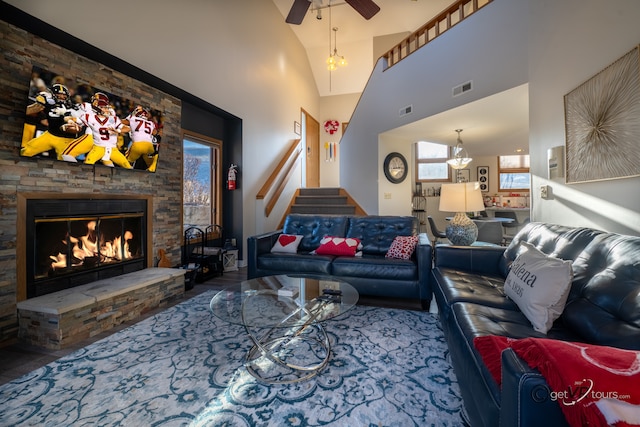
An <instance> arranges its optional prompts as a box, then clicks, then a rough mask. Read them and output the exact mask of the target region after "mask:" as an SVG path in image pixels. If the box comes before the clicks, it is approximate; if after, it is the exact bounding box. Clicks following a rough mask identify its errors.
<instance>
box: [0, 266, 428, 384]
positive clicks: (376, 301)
mask: <svg viewBox="0 0 640 427" xmlns="http://www.w3.org/2000/svg"><path fill="white" fill-rule="evenodd" d="M246 278H247V269H246V268H240V269H239V270H238V271H228V272H225V273H224V274H223V275H222V276H220V277H215V278H212V279H210V280H208V281H206V282H203V283H197V284H196V285H195V286H194V287H193V288H192V289H190V290H188V291H186V292H185V295H184V298H182V299H179V300H177V301H175V302H174V304H172V305H175V304H179V303H181V302H183V301H185V300H187V299H190V298H193V297H194V296H196V295H199V294H201V293H203V292H205V291H207V290H210V289H213V290H220V289H223V288H225V287H227V286H230V285H232V284H235V283H238V282H241V281H243V280H246ZM358 304H361V305H373V306H380V307H389V308H401V309H409V310H420V303H419V301H407V300H397V301H396V300H393V299H389V298H374V297H364V296H361V297H360V300H359V301H358ZM166 308H167V307H162V308H158V309H156V310H152V311H150V312H148V313H146V314H145V315H144V316H142V317H140V318H138V319H136V321H131V322H125V323H123V324H121V325H119V326H117V327H115V328H113V329H111V330H109V331H106V332H103V333H101V334H98V335H96V336H94V337H92V338H89V339H87V340H84V341H82V342H80V343H78V344H76V345H74V346H71V347H69V348H66V349H64V350H48V349H43V348H39V347H35V346H31V345H27V344H24V343H20V342H15V343H9V344H8V345H6V346H4V347H0V385H1V384H4V383H7V382H9V381H12V380H14V379H16V378H19V377H21V376H23V375H25V374H27V373H29V372H31V371H33V370H35V369H37V368H40V367H42V366H44V365H47V364H49V363H51V362H53V361H55V360H57V359H59V358H61V357H63V356H66V355H67V354H70V353H73V352H74V351H76V350H78V349H80V348H82V347H85V346H87V345H89V344H91V343H93V342H95V341H98V340H100V339H102V338H105V337H107V336H109V335H111V334H113V333H114V332H117V331H120V330H122V329H125V328H127V327H129V326H131V325H132V324H134V323H136V322H138V321H140V320H142V319H145V318H147V317H149V316H153V315H154V314H156V313H158V312H160V311H162V310H165V309H166Z"/></svg>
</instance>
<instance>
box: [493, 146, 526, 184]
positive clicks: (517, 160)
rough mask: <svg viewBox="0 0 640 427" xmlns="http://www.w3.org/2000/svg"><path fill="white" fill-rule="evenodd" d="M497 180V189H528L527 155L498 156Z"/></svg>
mask: <svg viewBox="0 0 640 427" xmlns="http://www.w3.org/2000/svg"><path fill="white" fill-rule="evenodd" d="M498 181H499V182H498V191H513V190H524V191H529V189H530V188H531V175H530V174H529V155H528V154H526V155H513V156H498Z"/></svg>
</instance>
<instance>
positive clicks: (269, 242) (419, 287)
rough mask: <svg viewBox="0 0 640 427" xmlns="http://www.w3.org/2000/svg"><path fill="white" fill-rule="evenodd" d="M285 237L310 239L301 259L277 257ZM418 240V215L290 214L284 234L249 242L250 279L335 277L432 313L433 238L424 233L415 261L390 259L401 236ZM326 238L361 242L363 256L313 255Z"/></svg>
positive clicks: (302, 247)
mask: <svg viewBox="0 0 640 427" xmlns="http://www.w3.org/2000/svg"><path fill="white" fill-rule="evenodd" d="M282 233H285V234H296V235H302V236H304V237H303V238H302V240H301V241H300V246H299V247H298V252H297V253H296V254H286V253H271V248H272V247H273V245H274V244H275V242H276V240H277V239H278V236H279V235H280V234H282ZM412 235H418V220H417V218H415V217H412V216H339V215H305V214H290V215H288V216H287V218H286V219H285V222H284V226H283V229H282V230H278V231H273V232H269V233H265V234H261V235H258V236H251V237H249V238H248V239H247V252H248V260H247V264H248V272H247V276H248V278H249V279H252V278H255V277H262V276H267V275H273V274H309V275H323V276H333V277H335V278H338V279H342V280H344V281H345V282H348V283H350V284H351V285H353V286H354V287H355V288H356V289H357V290H358V292H359V293H360V294H361V295H372V296H382V297H392V298H407V299H419V300H420V301H421V303H422V306H423V308H425V309H428V308H429V304H430V302H431V295H432V294H431V283H430V281H431V266H432V247H431V242H430V241H429V238H428V236H427V235H426V234H425V233H421V234H419V241H418V245H417V247H416V250H415V252H414V254H413V256H412V257H411V259H410V260H401V259H390V258H385V254H386V253H387V250H388V249H389V247H390V246H391V243H392V242H393V239H394V238H395V237H396V236H412ZM325 236H338V237H355V238H358V239H360V241H361V242H362V245H363V247H362V253H363V255H362V257H346V256H332V255H316V254H311V253H310V252H312V251H313V250H315V249H317V248H318V246H319V245H320V240H321V239H322V238H323V237H325Z"/></svg>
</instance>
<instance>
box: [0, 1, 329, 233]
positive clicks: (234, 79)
mask: <svg viewBox="0 0 640 427" xmlns="http://www.w3.org/2000/svg"><path fill="white" fill-rule="evenodd" d="M7 3H10V4H12V5H14V6H15V7H17V8H19V9H21V10H23V11H25V12H27V13H29V14H31V15H34V16H36V17H38V18H40V19H42V20H43V21H45V22H47V23H49V24H51V25H53V26H55V27H57V28H59V29H61V30H63V31H65V32H67V33H69V34H71V35H73V36H75V37H78V38H80V39H82V40H84V41H86V42H88V43H90V44H92V45H94V46H96V47H98V48H100V49H102V50H104V51H106V52H108V53H110V54H112V55H115V56H117V57H119V58H121V59H123V60H124V61H127V62H129V63H131V64H133V65H135V66H137V67H139V68H141V69H143V70H144V71H147V72H149V73H151V74H153V75H155V76H157V77H159V78H161V79H163V80H165V81H167V82H169V83H171V84H173V85H175V86H177V87H179V88H181V89H184V90H185V91H187V92H189V93H192V94H194V95H195V96H198V97H200V98H202V99H204V100H205V101H208V102H209V103H211V104H213V105H215V106H217V107H219V108H221V109H223V110H226V111H228V112H229V113H232V114H234V115H236V116H238V117H240V118H241V119H242V120H243V129H242V131H243V159H242V168H243V170H242V190H241V191H242V192H243V199H244V209H243V212H244V218H243V228H244V238H246V237H247V236H250V235H252V234H254V231H255V219H254V217H255V195H256V193H257V191H258V190H259V189H260V187H261V186H262V184H263V183H264V181H265V180H266V178H267V177H268V176H269V174H270V173H271V168H273V167H275V165H276V164H277V162H278V160H279V159H280V157H281V156H282V155H283V153H284V152H285V151H286V149H287V148H288V147H289V145H290V144H291V142H292V140H293V139H295V138H296V135H295V134H294V129H293V123H294V121H299V120H300V108H304V109H305V110H306V111H308V112H309V113H310V114H311V115H313V116H315V117H317V116H318V115H319V108H320V104H319V95H318V91H317V89H316V87H315V83H314V80H313V75H312V73H311V69H310V66H309V61H308V59H307V55H306V52H305V50H304V49H303V47H302V45H301V44H300V43H299V41H298V40H297V38H296V37H295V35H294V34H293V31H292V30H291V28H290V27H289V25H288V24H286V23H285V22H284V18H283V17H282V15H281V14H280V12H279V11H278V9H277V8H276V6H275V5H274V3H273V2H271V1H265V0H242V1H229V0H190V1H188V2H178V1H173V0H136V1H128V0H110V1H109V2H104V1H97V0H84V1H75V0H56V1H53V2H52V1H46V0H9V1H8V2H7ZM172 143H180V142H179V141H172ZM298 179H299V178H298ZM280 216H281V215H277V214H274V215H273V216H272V217H271V218H269V219H268V224H267V226H266V227H267V228H268V229H272V228H275V227H273V225H272V224H271V222H276V221H279V220H280Z"/></svg>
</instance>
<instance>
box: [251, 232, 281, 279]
mask: <svg viewBox="0 0 640 427" xmlns="http://www.w3.org/2000/svg"><path fill="white" fill-rule="evenodd" d="M281 234H282V230H276V231H271V232H268V233H264V234H259V235H256V236H251V237H248V238H247V278H248V279H255V278H256V277H258V273H257V270H258V256H259V255H262V254H266V253H269V252H271V248H272V247H273V245H275V243H276V241H277V240H278V237H279V236H280V235H281Z"/></svg>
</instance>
